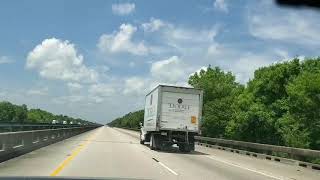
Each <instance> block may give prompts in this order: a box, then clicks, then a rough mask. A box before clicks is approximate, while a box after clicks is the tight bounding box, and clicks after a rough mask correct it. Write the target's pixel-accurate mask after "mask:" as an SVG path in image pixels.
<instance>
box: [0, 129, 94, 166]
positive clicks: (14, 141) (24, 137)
mask: <svg viewBox="0 0 320 180" xmlns="http://www.w3.org/2000/svg"><path fill="white" fill-rule="evenodd" d="M97 127H99V126H84V127H70V128H58V129H43V130H32V131H17V132H5V133H0V162H2V161H4V160H8V159H10V158H12V157H15V156H18V155H21V154H24V153H27V152H31V151H33V150H35V149H38V148H40V147H43V146H47V145H49V144H52V143H55V142H58V141H61V140H64V139H67V138H69V137H72V136H75V135H77V134H81V133H83V132H86V131H89V130H92V129H95V128H97Z"/></svg>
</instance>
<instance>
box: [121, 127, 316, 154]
mask: <svg viewBox="0 0 320 180" xmlns="http://www.w3.org/2000/svg"><path fill="white" fill-rule="evenodd" d="M124 129H128V130H133V131H139V129H136V128H124ZM195 140H197V141H199V142H204V143H209V144H212V145H219V146H225V147H230V148H234V149H244V150H249V151H250V150H258V151H260V152H276V153H287V154H288V155H289V156H290V157H295V156H298V157H312V158H320V151H319V150H312V149H302V148H294V147H286V146H276V145H270V144H260V143H252V142H245V141H235V140H227V139H219V138H210V137H203V136H195Z"/></svg>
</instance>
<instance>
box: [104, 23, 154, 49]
mask: <svg viewBox="0 0 320 180" xmlns="http://www.w3.org/2000/svg"><path fill="white" fill-rule="evenodd" d="M136 31H137V27H135V26H132V25H131V24H122V25H121V26H120V28H119V31H118V32H114V33H112V34H103V35H102V36H101V37H100V39H99V42H98V48H99V49H100V51H102V52H104V53H120V52H128V53H131V54H134V55H146V54H148V48H147V47H146V46H145V45H144V42H143V41H141V42H133V41H132V37H133V35H134V33H135V32H136Z"/></svg>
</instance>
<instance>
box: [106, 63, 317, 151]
mask: <svg viewBox="0 0 320 180" xmlns="http://www.w3.org/2000/svg"><path fill="white" fill-rule="evenodd" d="M188 83H189V84H190V85H191V86H193V87H195V88H200V89H203V91H204V101H203V102H204V104H203V119H202V126H201V130H202V135H203V136H209V137H218V138H228V139H234V140H242V141H249V142H257V143H267V144H275V145H284V146H291V147H299V148H309V149H317V150H320V58H310V59H305V60H303V61H301V60H299V59H297V58H294V59H292V60H290V61H286V62H281V63H275V64H272V65H270V66H267V67H261V68H259V69H257V70H255V72H254V77H253V78H252V79H250V80H249V81H248V82H247V83H246V84H245V85H243V84H240V83H238V82H236V79H235V76H234V74H233V73H232V72H225V71H223V70H221V69H220V68H219V67H214V68H212V67H210V66H209V67H208V68H207V69H206V70H201V71H200V72H199V73H194V74H193V75H191V76H190V77H189V81H188ZM141 121H143V111H142V110H140V111H137V112H132V113H129V114H126V115H125V116H123V117H121V118H117V119H115V120H114V121H112V122H111V123H109V124H110V125H111V126H117V127H129V128H138V127H139V122H141Z"/></svg>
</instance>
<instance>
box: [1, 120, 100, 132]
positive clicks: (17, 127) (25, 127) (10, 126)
mask: <svg viewBox="0 0 320 180" xmlns="http://www.w3.org/2000/svg"><path fill="white" fill-rule="evenodd" d="M89 126H90V127H91V126H101V125H100V124H87V125H86V124H51V123H17V122H15V123H12V122H9V123H6V122H1V123H0V133H2V132H16V131H31V130H41V129H57V128H73V127H89Z"/></svg>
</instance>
